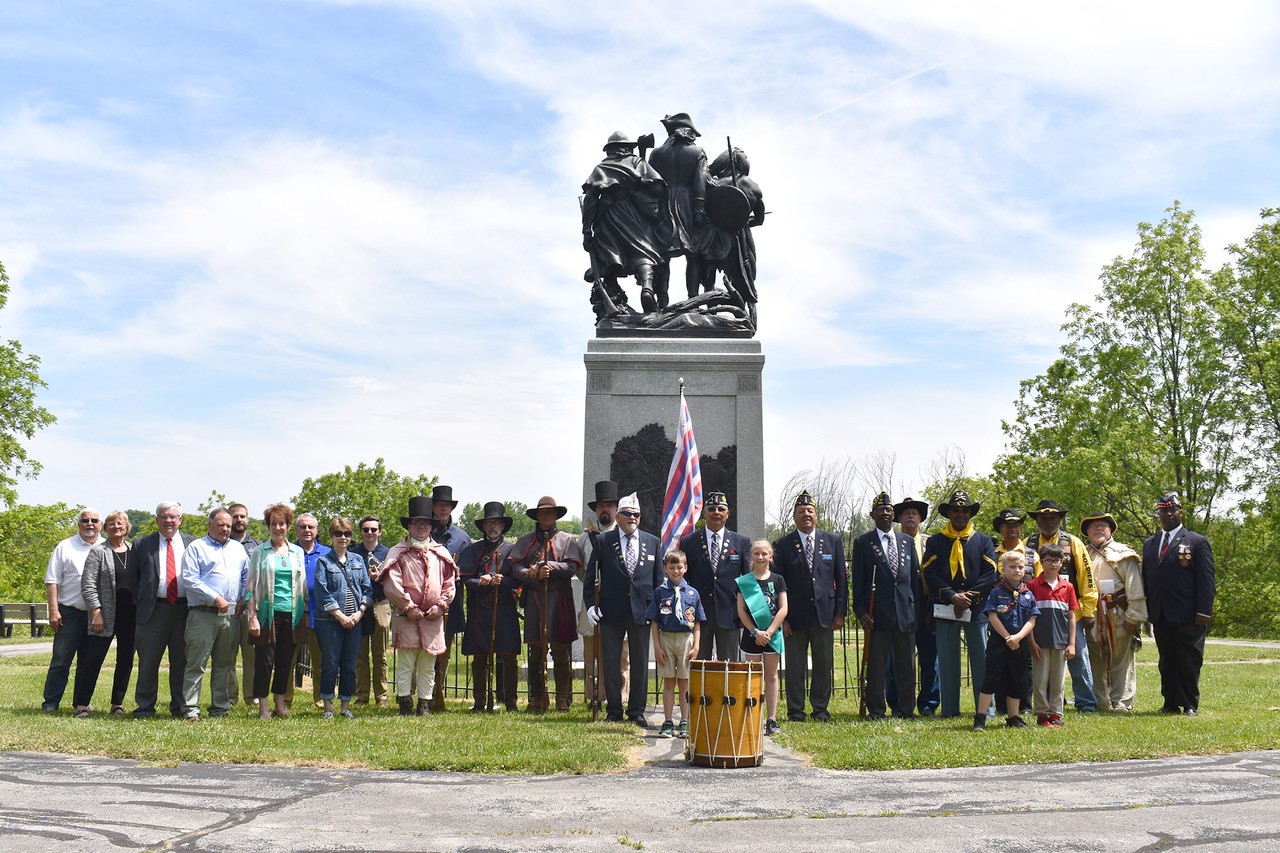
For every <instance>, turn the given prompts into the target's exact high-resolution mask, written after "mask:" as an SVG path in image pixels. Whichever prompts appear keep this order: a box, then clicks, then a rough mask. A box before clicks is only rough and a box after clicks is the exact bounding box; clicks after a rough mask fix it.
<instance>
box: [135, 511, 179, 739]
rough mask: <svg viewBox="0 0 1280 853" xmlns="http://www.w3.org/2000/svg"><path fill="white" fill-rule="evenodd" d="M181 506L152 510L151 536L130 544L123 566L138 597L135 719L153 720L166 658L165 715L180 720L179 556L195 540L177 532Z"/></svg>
mask: <svg viewBox="0 0 1280 853" xmlns="http://www.w3.org/2000/svg"><path fill="white" fill-rule="evenodd" d="M180 524H182V507H181V506H179V505H178V504H176V503H172V502H168V501H166V502H165V503H162V504H160V505H159V506H157V507H156V527H157V528H158V529H157V531H156V532H155V533H151V534H149V535H147V536H143V537H142V538H141V539H139V540H138V541H137V542H135V543H133V548H132V549H130V551H129V561H128V563H127V566H128V570H129V576H130V579H131V580H132V581H133V588H134V590H135V594H136V595H137V597H138V629H137V636H136V639H135V643H134V644H135V646H136V647H137V649H138V684H137V687H136V688H135V691H134V701H135V702H136V703H137V705H138V707H137V708H135V709H134V711H133V716H134V717H136V718H139V719H142V718H147V717H154V716H155V713H156V699H157V695H158V694H159V692H160V659H161V658H163V657H164V654H165V651H166V650H167V651H168V653H169V713H170V715H172V716H174V717H182V716H184V702H183V698H182V673H183V670H185V669H186V667H187V657H186V651H185V649H186V633H187V593H186V589H184V588H183V584H182V577H181V575H182V572H181V566H182V553H183V551H185V550H186V549H187V545H189V544H191V541H192V540H193V539H194V538H195V537H194V536H188V535H187V534H186V533H182V532H180V531H179V530H178V525H180Z"/></svg>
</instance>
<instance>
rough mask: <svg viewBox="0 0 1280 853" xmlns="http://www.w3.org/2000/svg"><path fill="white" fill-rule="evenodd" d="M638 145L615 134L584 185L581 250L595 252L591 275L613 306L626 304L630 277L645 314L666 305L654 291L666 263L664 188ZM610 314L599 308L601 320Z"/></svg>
mask: <svg viewBox="0 0 1280 853" xmlns="http://www.w3.org/2000/svg"><path fill="white" fill-rule="evenodd" d="M635 147H636V141H635V140H633V139H631V138H630V137H629V136H627V134H625V133H623V132H622V131H620V130H619V131H615V132H614V133H613V134H612V135H610V137H609V141H608V142H606V143H605V145H604V153H605V158H604V160H603V161H601V163H600V165H598V166H596V167H595V169H593V170H592V172H591V175H590V176H589V177H588V178H587V180H586V183H584V184H583V185H582V248H584V249H586V250H587V252H589V253H590V254H591V271H590V273H589V274H590V275H591V276H592V277H593V278H594V277H597V276H598V277H599V278H600V280H601V284H602V285H603V286H604V288H605V292H606V294H607V295H608V297H609V298H610V299H612V300H613V302H614V303H615V304H614V306H613V307H615V308H623V307H625V306H626V304H627V303H626V296H625V295H623V292H622V290H621V288H620V287H619V286H618V277H619V276H624V275H632V276H635V279H636V284H638V285H640V303H641V305H642V306H643V307H644V310H645V311H654V310H656V309H657V308H658V307H659V305H663V306H665V305H666V304H667V302H666V290H665V289H664V290H663V291H662V292H661V297H659V295H658V294H657V293H656V292H655V290H654V287H655V284H654V270H655V269H656V268H658V267H659V266H661V265H662V264H663V263H664V255H663V251H662V247H661V246H660V245H659V244H658V238H657V237H656V235H655V231H656V229H657V227H658V201H659V199H660V198H661V197H662V194H663V191H664V189H665V187H666V184H665V183H664V182H663V180H662V176H661V175H659V174H658V173H657V171H655V170H654V169H653V168H652V167H651V166H650V165H649V164H648V163H646V162H645V161H644V159H643V158H642V157H637V156H636V155H635ZM664 288H665V284H664ZM598 295H599V294H597V296H598ZM607 313H608V312H607V311H605V310H604V309H603V308H602V307H601V306H600V305H597V306H596V314H597V319H602V318H603V316H604V315H605V314H607Z"/></svg>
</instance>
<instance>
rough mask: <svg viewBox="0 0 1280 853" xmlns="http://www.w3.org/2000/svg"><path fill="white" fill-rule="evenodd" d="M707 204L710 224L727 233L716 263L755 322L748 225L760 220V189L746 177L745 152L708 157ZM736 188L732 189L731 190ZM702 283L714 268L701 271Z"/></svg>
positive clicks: (748, 170)
mask: <svg viewBox="0 0 1280 853" xmlns="http://www.w3.org/2000/svg"><path fill="white" fill-rule="evenodd" d="M708 171H709V172H710V178H709V180H708V184H709V185H708V187H707V196H708V199H707V205H708V209H709V210H708V212H709V215H710V219H711V222H712V225H714V226H715V227H716V228H717V229H718V230H721V231H723V232H726V233H727V236H728V239H729V241H730V245H729V255H728V257H726V258H725V259H724V261H723V262H721V263H720V264H719V267H720V268H721V269H723V270H724V275H725V281H726V283H727V285H728V288H729V292H730V293H732V294H733V295H734V296H735V297H736V298H737V299H738V301H739V304H740V305H741V306H742V308H743V310H745V311H746V312H747V316H748V317H750V318H751V325H752V326H755V325H756V302H758V301H759V297H758V295H757V293H756V241H755V238H754V237H752V236H751V229H752V228H754V227H756V226H757V225H762V224H764V214H765V210H764V193H762V192H761V190H760V185H759V184H757V183H756V182H755V181H753V180H752V179H751V178H749V177H747V176H748V175H749V174H750V173H751V161H750V160H748V159H747V155H746V152H745V151H743V150H742V149H741V148H737V147H735V148H734V149H733V153H732V155H730V152H729V151H727V150H726V151H723V152H721V154H720V155H719V156H718V157H716V159H715V160H713V161H711V167H710V169H709V170H708ZM735 189H736V190H737V192H736V193H735V192H733V190H735ZM704 275H705V279H704V282H703V287H704V289H705V290H710V289H711V286H710V285H711V284H712V283H713V280H714V278H715V268H714V267H713V268H711V269H708V270H706V271H705V272H704Z"/></svg>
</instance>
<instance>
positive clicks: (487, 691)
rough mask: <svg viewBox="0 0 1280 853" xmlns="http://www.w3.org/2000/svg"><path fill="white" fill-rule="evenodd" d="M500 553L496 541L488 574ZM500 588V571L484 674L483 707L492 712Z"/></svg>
mask: <svg viewBox="0 0 1280 853" xmlns="http://www.w3.org/2000/svg"><path fill="white" fill-rule="evenodd" d="M501 553H502V543H501V542H498V543H496V544H495V545H494V548H493V553H492V554H491V555H489V574H490V575H493V567H494V566H495V565H496V561H495V560H494V559H493V558H494V557H497V556H499V555H500V554H501ZM501 590H502V573H501V572H498V585H497V586H495V587H494V588H493V619H492V621H493V626H492V628H491V629H490V631H489V667H488V668H487V669H486V670H485V674H484V695H485V708H486V710H488V711H489V713H493V691H494V687H495V686H496V685H495V684H494V679H495V678H496V677H497V675H496V673H495V672H494V669H495V668H496V667H497V665H498V654H497V646H498V594H499V592H501Z"/></svg>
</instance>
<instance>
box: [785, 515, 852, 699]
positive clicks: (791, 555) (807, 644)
mask: <svg viewBox="0 0 1280 853" xmlns="http://www.w3.org/2000/svg"><path fill="white" fill-rule="evenodd" d="M792 517H793V518H794V519H795V523H796V529H795V530H793V531H791V532H790V533H788V534H787V535H786V536H783V537H782V538H781V539H779V540H777V541H776V542H774V543H773V560H774V568H775V569H777V570H778V573H779V574H781V575H782V579H783V581H785V582H786V585H787V619H786V621H785V622H783V623H782V631H783V636H784V637H785V638H786V646H785V648H786V651H785V659H784V665H785V668H786V673H787V675H786V683H787V719H788V720H791V721H792V722H803V721H804V719H805V713H804V699H805V696H804V693H805V690H804V688H805V671H806V669H807V664H808V662H809V660H810V659H812V660H813V672H812V674H811V675H810V676H809V703H810V706H811V711H812V714H813V718H814V719H815V720H817V721H819V722H829V721H830V720H831V714H830V712H829V711H828V710H827V703H828V702H829V701H830V700H831V676H832V667H833V665H834V663H835V632H836V631H839V630H840V629H841V628H843V627H844V617H845V614H846V613H847V612H848V610H849V573H848V570H847V569H846V567H845V562H844V543H843V542H842V541H841V540H840V537H839V536H837V535H835V534H834V533H828V532H827V531H825V530H818V529H817V526H818V506H817V504H816V503H815V501H814V499H813V495H811V494H809V493H808V492H807V491H804V492H801V493H800V494H799V495H798V496H797V497H796V502H795V506H794V508H793V510H792Z"/></svg>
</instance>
